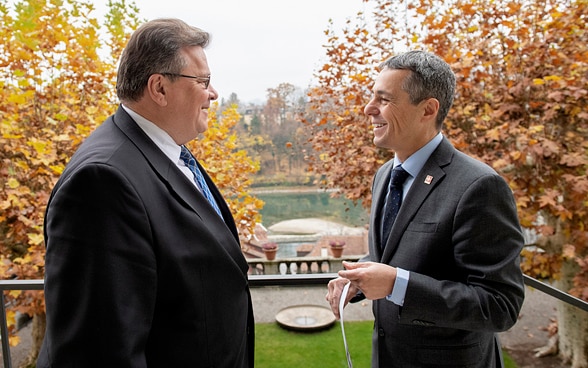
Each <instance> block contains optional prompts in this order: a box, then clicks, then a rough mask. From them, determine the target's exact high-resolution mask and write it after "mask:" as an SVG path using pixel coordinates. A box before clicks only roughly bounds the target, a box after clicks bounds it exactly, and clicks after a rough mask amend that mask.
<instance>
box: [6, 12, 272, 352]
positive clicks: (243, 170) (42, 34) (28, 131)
mask: <svg viewBox="0 0 588 368" xmlns="http://www.w3.org/2000/svg"><path fill="white" fill-rule="evenodd" d="M94 11H95V10H94V5H93V2H92V1H88V0H27V1H17V2H14V3H12V5H11V6H10V7H9V6H8V5H7V3H6V2H0V17H1V22H0V71H1V73H0V186H1V187H2V190H1V191H0V275H1V277H2V278H4V279H12V278H18V279H42V278H43V275H44V254H45V248H44V243H43V216H44V211H45V208H46V203H47V200H48V198H49V194H50V192H51V189H52V188H53V186H54V184H55V183H56V181H57V179H58V178H59V176H60V174H61V173H62V172H63V170H64V168H65V165H66V164H67V162H68V160H69V158H70V157H71V156H72V154H73V153H74V152H75V150H76V148H77V147H78V145H79V144H80V143H81V142H82V141H83V140H84V138H85V137H86V136H88V135H89V134H90V133H91V132H92V131H93V130H94V129H95V128H96V127H97V126H98V125H99V124H100V123H102V121H104V120H105V119H106V118H107V117H108V116H109V115H110V114H112V113H114V111H115V110H116V107H117V104H118V102H117V99H116V95H115V83H116V69H117V65H116V64H117V61H118V58H119V56H120V54H121V52H122V50H123V48H124V46H125V44H126V41H127V39H128V37H129V36H130V33H131V32H132V31H133V30H134V29H136V28H137V26H138V25H139V23H140V21H139V19H138V16H137V15H138V9H137V8H136V6H135V5H134V3H132V2H129V1H126V0H119V1H114V0H109V1H108V2H107V13H106V15H105V17H104V20H103V22H99V21H98V20H97V19H96V17H95V16H94V15H93V14H94ZM209 117H210V124H211V129H210V131H209V132H207V134H206V136H205V137H202V139H201V140H200V141H199V143H198V144H197V145H196V146H195V147H193V151H194V152H195V153H197V154H198V156H199V157H201V158H202V159H203V162H204V163H205V164H206V167H207V169H208V171H209V172H210V173H211V176H212V177H213V178H214V179H215V181H216V182H217V183H218V186H219V188H220V189H221V191H222V192H223V194H224V195H225V196H226V197H227V198H228V201H229V204H230V207H231V210H232V212H233V214H234V216H235V221H236V223H237V226H238V228H239V231H240V234H241V236H242V237H243V238H244V239H246V238H247V237H248V236H249V234H250V233H251V232H252V230H253V227H254V226H255V221H257V216H258V214H257V211H258V208H260V206H261V205H262V204H261V202H260V201H258V200H256V199H255V198H252V197H250V196H249V195H248V194H247V186H248V185H249V181H248V180H247V176H248V174H249V173H253V172H255V171H256V170H257V164H256V163H255V162H253V161H252V160H251V159H249V157H247V155H246V154H245V153H244V152H243V151H242V150H239V149H236V148H235V141H236V137H235V136H234V135H233V134H231V127H232V126H233V125H234V123H235V122H236V121H238V120H239V116H238V114H237V113H236V111H235V108H232V109H227V110H226V111H225V112H224V113H223V114H222V116H221V117H219V118H218V119H217V116H216V114H215V113H214V111H212V109H211V114H210V115H209ZM226 172H229V173H230V174H229V175H226V174H225V173H226ZM7 297H8V299H9V301H10V302H11V303H12V304H13V305H15V306H16V309H11V310H10V311H9V312H8V319H9V324H10V330H11V332H14V331H15V321H14V312H15V310H17V311H20V312H22V313H25V314H28V315H32V316H33V334H34V344H36V345H34V346H33V348H32V351H31V353H32V355H31V357H30V358H29V360H30V361H34V360H35V359H36V354H37V353H38V349H39V344H40V342H41V338H42V336H43V333H44V320H45V318H44V317H45V314H44V300H43V295H42V292H37V291H22V292H20V291H13V292H11V293H10V294H9V295H7ZM10 342H11V343H12V344H16V343H18V338H17V336H13V337H12V338H11V339H10Z"/></svg>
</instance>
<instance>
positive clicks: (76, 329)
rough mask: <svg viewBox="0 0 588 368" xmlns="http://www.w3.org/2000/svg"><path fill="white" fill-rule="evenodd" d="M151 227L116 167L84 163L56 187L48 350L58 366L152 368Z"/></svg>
mask: <svg viewBox="0 0 588 368" xmlns="http://www.w3.org/2000/svg"><path fill="white" fill-rule="evenodd" d="M149 224H150V219H149V218H148V215H147V213H146V211H145V208H144V207H143V204H142V201H141V199H140V198H139V196H138V195H137V192H136V191H135V188H133V186H132V185H131V183H130V182H129V181H128V180H127V179H126V178H125V176H124V175H123V174H122V173H121V172H119V171H118V170H117V169H115V168H113V167H111V166H109V165H106V164H87V165H84V166H83V167H80V168H78V169H77V170H76V171H75V172H73V173H71V174H70V175H69V176H68V177H67V178H64V180H63V182H62V183H60V184H59V185H58V186H57V187H56V188H55V190H54V193H53V194H52V198H51V200H50V202H49V205H48V208H47V213H46V220H45V237H46V245H47V253H46V273H45V278H46V279H45V297H46V308H47V327H48V328H47V330H48V335H47V336H46V338H45V343H44V346H43V348H42V349H47V350H48V351H46V353H47V354H45V356H49V357H50V359H51V363H52V365H53V366H55V367H81V366H85V367H90V366H92V367H94V366H96V367H98V366H123V365H124V366H128V367H145V366H146V363H145V346H146V341H147V337H148V334H149V326H150V321H151V319H152V316H153V312H154V308H155V293H156V284H157V274H156V261H155V254H154V252H153V249H152V246H151V244H152V240H151V238H150V234H151V229H150V225H149ZM41 355H43V354H41Z"/></svg>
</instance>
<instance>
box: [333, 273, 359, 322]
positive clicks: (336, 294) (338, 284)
mask: <svg viewBox="0 0 588 368" xmlns="http://www.w3.org/2000/svg"><path fill="white" fill-rule="evenodd" d="M347 283H349V280H347V279H343V278H341V277H338V278H336V279H333V280H331V281H329V285H328V288H329V291H328V292H327V296H326V299H327V302H329V305H330V306H331V310H332V311H333V314H334V315H335V317H336V318H337V319H339V318H340V317H341V316H340V315H339V301H340V300H341V293H342V292H343V287H344V286H345V284H347ZM357 292H358V289H357V288H356V287H355V286H353V284H351V285H350V286H349V292H348V293H347V298H346V300H345V305H347V303H349V300H351V298H353V297H354V296H355V294H357Z"/></svg>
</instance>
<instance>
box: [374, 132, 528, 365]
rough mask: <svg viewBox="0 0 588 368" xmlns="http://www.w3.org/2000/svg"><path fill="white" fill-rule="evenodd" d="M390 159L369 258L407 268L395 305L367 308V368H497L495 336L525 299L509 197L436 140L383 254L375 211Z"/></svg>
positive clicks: (381, 174) (378, 182)
mask: <svg viewBox="0 0 588 368" xmlns="http://www.w3.org/2000/svg"><path fill="white" fill-rule="evenodd" d="M392 164H393V162H392V161H389V162H388V163H386V164H384V165H383V166H382V167H381V168H380V170H378V172H377V173H376V176H375V178H374V183H373V188H372V191H373V201H372V208H371V213H372V216H371V220H370V232H369V247H370V256H369V259H370V260H372V261H374V262H381V263H385V264H389V265H391V266H394V267H401V268H403V269H405V270H408V271H410V280H409V283H408V287H407V292H406V297H405V299H404V305H403V307H399V306H398V305H396V304H394V303H392V302H391V301H388V300H385V299H381V300H376V301H374V303H373V310H374V315H375V328H374V335H373V349H374V351H373V362H372V366H373V367H382V368H383V367H386V368H390V367H402V368H410V367H438V366H447V367H449V366H450V367H472V368H473V367H476V368H490V367H501V366H502V359H501V352H500V345H499V343H498V341H497V337H496V335H495V333H496V332H498V331H504V330H507V329H508V328H510V327H511V326H513V325H514V323H515V322H516V321H517V317H518V313H519V311H520V308H521V305H522V302H523V299H524V284H523V276H522V273H521V270H520V267H519V263H520V259H519V253H520V251H521V248H522V246H523V237H522V233H521V229H520V225H519V222H518V217H517V210H516V205H515V202H514V198H513V195H512V192H511V190H510V188H509V187H508V185H507V184H506V182H505V181H504V180H503V179H502V178H501V177H500V176H499V175H498V174H497V173H496V172H495V171H494V170H492V169H491V168H490V167H488V166H487V165H485V164H483V163H481V162H479V161H477V160H474V159H472V158H470V157H468V156H466V155H464V154H463V153H461V152H459V151H457V150H455V149H454V148H453V147H452V146H451V144H450V143H449V142H448V141H447V140H446V139H445V138H444V139H443V141H442V142H441V143H440V145H439V146H438V147H437V149H436V150H435V151H434V152H433V154H432V155H431V157H430V158H429V159H428V161H427V162H426V163H425V165H424V167H423V168H422V170H421V172H420V173H419V174H418V175H417V177H416V178H415V179H414V182H413V184H412V186H411V188H410V190H409V191H408V193H407V195H406V197H405V199H404V202H403V204H402V207H401V208H400V211H399V213H398V217H397V218H396V221H395V223H394V225H393V227H392V230H391V233H390V236H389V238H388V239H387V241H385V243H386V245H385V248H384V251H383V252H382V251H381V247H380V244H381V243H382V239H381V233H380V231H379V229H381V216H380V213H381V209H382V206H383V204H384V201H385V198H386V190H387V185H388V179H389V175H390V170H391V169H392Z"/></svg>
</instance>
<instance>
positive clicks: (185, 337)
mask: <svg viewBox="0 0 588 368" xmlns="http://www.w3.org/2000/svg"><path fill="white" fill-rule="evenodd" d="M208 41H209V34H208V33H207V32H204V31H202V30H200V29H198V28H196V27H192V26H189V25H187V24H186V23H184V22H183V21H181V20H178V19H156V20H152V21H150V22H147V23H145V24H143V25H142V26H141V27H139V29H138V30H137V31H135V32H134V33H133V35H132V36H131V38H130V40H129V43H128V44H127V47H126V48H125V50H124V52H123V55H122V57H121V61H120V67H119V71H118V80H117V95H118V97H119V98H120V100H121V106H120V107H119V108H118V111H117V112H116V113H115V114H114V115H112V116H110V117H109V118H108V119H106V121H105V122H104V123H102V125H100V127H98V129H96V130H95V131H94V132H93V133H92V134H91V135H90V136H89V137H88V138H87V139H86V140H85V141H84V143H83V144H82V145H81V146H80V148H79V149H78V150H77V152H76V153H75V154H74V155H73V157H72V159H71V161H70V162H69V164H68V166H67V168H66V169H65V171H64V172H63V175H62V176H61V178H60V179H59V181H58V183H57V185H56V186H55V188H54V189H53V192H52V193H51V198H50V199H49V204H48V206H47V212H46V216H45V242H46V246H47V255H46V263H45V266H46V272H45V300H46V306H47V332H46V334H45V339H44V342H43V347H42V348H41V352H40V354H39V359H38V362H37V367H43V368H46V367H55V368H66V367H71V368H78V367H85V368H93V367H96V368H105V367H109V368H115V367H125V368H158V367H161V368H167V367H217V368H221V367H224V368H249V367H253V362H254V357H253V354H254V347H253V344H254V321H253V310H252V305H251V296H250V293H249V284H248V280H247V270H248V265H247V261H246V260H245V258H244V256H243V253H242V252H241V248H240V245H239V236H238V234H237V228H236V226H235V222H234V221H233V217H232V215H231V211H230V210H229V207H228V206H227V204H226V202H225V201H224V200H223V197H222V196H221V193H220V192H219V190H218V189H217V188H216V186H215V185H214V183H213V182H212V181H211V180H210V178H209V177H208V175H206V172H205V170H204V168H202V167H201V166H200V165H199V164H198V162H197V161H196V160H195V158H194V157H192V155H191V154H190V152H189V151H187V149H186V148H185V147H184V144H186V143H187V142H189V141H191V140H193V139H194V138H196V137H197V136H198V134H200V133H202V132H204V131H205V130H206V129H207V128H208V108H209V107H210V104H211V101H213V100H215V99H217V97H218V94H217V92H216V90H215V89H214V88H213V87H212V84H210V69H209V67H208V62H207V59H206V54H205V52H204V48H205V47H206V46H207V45H208Z"/></svg>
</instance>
